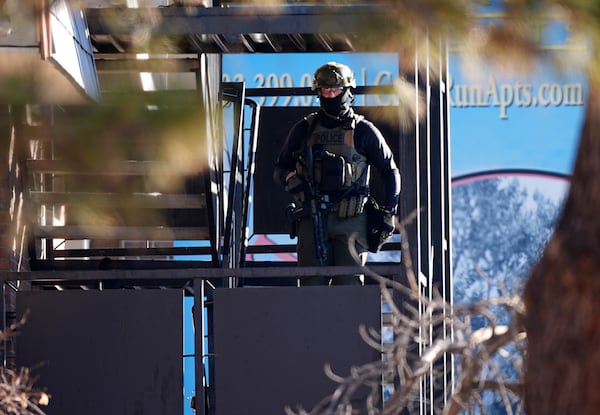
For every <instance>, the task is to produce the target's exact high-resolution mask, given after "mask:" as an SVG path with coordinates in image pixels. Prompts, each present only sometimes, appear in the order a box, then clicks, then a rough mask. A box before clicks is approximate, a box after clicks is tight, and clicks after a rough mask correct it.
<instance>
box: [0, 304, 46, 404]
mask: <svg viewBox="0 0 600 415" xmlns="http://www.w3.org/2000/svg"><path fill="white" fill-rule="evenodd" d="M26 319H27V314H25V316H24V317H23V318H22V319H21V320H20V321H18V322H17V323H15V324H13V325H11V326H9V327H8V328H7V329H6V331H5V332H0V342H5V340H6V339H8V338H10V337H13V336H15V335H16V334H17V333H18V330H19V329H20V328H21V327H22V326H23V325H24V324H25V321H26ZM36 380H37V379H36V378H35V377H32V376H31V373H30V369H29V368H20V369H19V370H17V371H15V370H12V369H9V368H7V367H6V366H3V367H1V368H0V413H2V414H7V415H29V414H35V415H43V414H44V411H42V409H41V408H40V407H42V406H46V405H48V402H49V400H50V396H49V395H48V394H47V393H46V392H43V391H41V390H37V389H35V388H34V384H35V382H36Z"/></svg>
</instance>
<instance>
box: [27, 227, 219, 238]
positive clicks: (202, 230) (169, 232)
mask: <svg viewBox="0 0 600 415" xmlns="http://www.w3.org/2000/svg"><path fill="white" fill-rule="evenodd" d="M34 234H35V236H36V237H38V238H56V239H114V240H133V241H135V240H148V241H175V240H208V239H209V238H210V233H209V229H208V228H207V227H194V228H192V227H189V228H187V227H186V228H183V227H166V226H93V225H89V226H88V225H67V226H36V227H34Z"/></svg>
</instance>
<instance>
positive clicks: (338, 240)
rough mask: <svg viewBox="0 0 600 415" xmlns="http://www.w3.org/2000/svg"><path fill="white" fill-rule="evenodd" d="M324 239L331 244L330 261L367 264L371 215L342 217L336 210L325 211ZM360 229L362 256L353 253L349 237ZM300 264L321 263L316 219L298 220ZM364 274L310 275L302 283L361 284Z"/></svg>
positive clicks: (328, 244) (331, 263)
mask: <svg viewBox="0 0 600 415" xmlns="http://www.w3.org/2000/svg"><path fill="white" fill-rule="evenodd" d="M323 229H324V234H325V235H324V239H325V242H326V247H327V254H328V263H327V265H357V263H358V264H361V265H364V264H365V263H366V261H367V252H366V251H367V250H366V246H367V243H366V232H367V217H366V215H365V214H364V213H361V214H359V215H357V216H354V217H352V218H345V219H340V218H338V217H337V216H336V213H335V212H330V213H328V214H327V215H324V224H323ZM354 233H356V243H355V247H356V251H357V253H358V254H359V257H358V259H355V258H354V257H353V256H352V253H351V252H350V250H349V248H348V241H349V239H350V236H351V235H352V234H354ZM297 253H298V266H320V265H321V264H320V263H319V259H318V258H317V255H316V248H315V238H314V235H313V225H312V219H311V218H310V217H309V218H304V219H302V220H300V223H299V224H298V246H297ZM361 279H362V275H337V276H333V277H332V278H329V277H319V276H317V277H307V278H303V279H302V280H301V281H300V284H301V285H329V284H331V285H360V284H362V281H361Z"/></svg>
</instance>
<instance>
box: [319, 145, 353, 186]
mask: <svg viewBox="0 0 600 415" xmlns="http://www.w3.org/2000/svg"><path fill="white" fill-rule="evenodd" d="M315 178H316V181H317V183H318V186H319V190H320V191H321V192H323V193H330V192H339V191H340V190H342V189H343V188H344V186H345V184H346V160H345V159H344V157H342V156H339V155H337V154H333V153H330V152H328V151H323V152H321V153H320V154H318V155H317V154H315Z"/></svg>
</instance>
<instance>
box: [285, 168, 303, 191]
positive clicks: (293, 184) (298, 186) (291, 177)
mask: <svg viewBox="0 0 600 415" xmlns="http://www.w3.org/2000/svg"><path fill="white" fill-rule="evenodd" d="M285 185H286V188H287V191H288V192H290V193H291V194H293V195H295V194H298V193H301V192H304V191H305V190H306V182H305V181H304V179H303V178H302V177H300V176H298V175H297V174H296V172H291V173H290V174H288V176H287V178H286V181H285Z"/></svg>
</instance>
